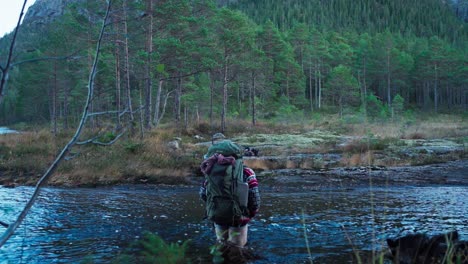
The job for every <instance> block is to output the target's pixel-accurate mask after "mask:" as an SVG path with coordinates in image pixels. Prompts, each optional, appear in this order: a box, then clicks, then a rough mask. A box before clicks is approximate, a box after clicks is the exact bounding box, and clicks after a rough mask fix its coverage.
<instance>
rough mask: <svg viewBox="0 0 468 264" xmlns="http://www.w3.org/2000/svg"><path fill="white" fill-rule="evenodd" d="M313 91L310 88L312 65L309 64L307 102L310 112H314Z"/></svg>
mask: <svg viewBox="0 0 468 264" xmlns="http://www.w3.org/2000/svg"><path fill="white" fill-rule="evenodd" d="M313 93H314V90H313V88H312V63H310V64H309V102H310V112H311V113H312V112H313V111H314V97H313V95H314V94H313Z"/></svg>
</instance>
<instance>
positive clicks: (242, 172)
mask: <svg viewBox="0 0 468 264" xmlns="http://www.w3.org/2000/svg"><path fill="white" fill-rule="evenodd" d="M241 151H242V148H240V147H239V146H238V145H237V144H235V143H233V142H232V141H230V140H227V139H226V138H225V136H224V135H223V134H221V133H216V134H214V135H213V138H212V145H211V146H210V148H209V149H208V153H207V154H206V155H205V157H204V158H205V160H204V161H203V162H202V164H201V166H200V168H201V171H202V172H203V174H204V175H205V181H204V182H203V184H202V186H201V188H200V198H201V199H202V200H203V201H205V203H206V216H207V218H208V219H210V220H212V221H213V222H214V228H215V233H216V239H217V241H218V242H219V243H221V244H226V243H228V244H231V245H235V246H237V247H244V246H245V244H246V243H247V231H248V223H249V221H250V220H251V219H252V218H253V217H254V216H255V215H256V214H257V213H258V210H259V207H260V194H259V190H258V181H257V178H256V176H255V173H254V171H253V170H252V169H250V168H248V167H246V166H245V165H244V164H243V161H242V152H241Z"/></svg>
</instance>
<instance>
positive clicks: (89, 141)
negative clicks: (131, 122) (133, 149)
mask: <svg viewBox="0 0 468 264" xmlns="http://www.w3.org/2000/svg"><path fill="white" fill-rule="evenodd" d="M125 132H127V131H125V130H124V131H122V132H121V133H120V134H118V135H117V136H116V137H115V138H114V139H113V140H112V141H110V142H101V141H99V140H98V138H100V137H101V136H102V135H97V136H95V137H93V138H90V139H88V140H85V141H80V142H76V143H75V145H86V144H95V145H100V146H110V145H112V144H114V143H115V142H117V140H119V138H120V137H121V136H123V134H125Z"/></svg>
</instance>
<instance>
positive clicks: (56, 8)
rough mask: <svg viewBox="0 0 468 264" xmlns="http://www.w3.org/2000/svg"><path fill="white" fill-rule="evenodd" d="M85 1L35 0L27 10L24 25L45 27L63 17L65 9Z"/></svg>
mask: <svg viewBox="0 0 468 264" xmlns="http://www.w3.org/2000/svg"><path fill="white" fill-rule="evenodd" d="M85 1H86V0H36V2H35V3H34V4H33V5H32V6H31V7H30V8H29V9H28V12H27V13H26V15H25V17H24V21H23V22H24V23H25V24H28V25H41V24H43V25H46V24H48V23H50V22H51V21H53V20H55V19H57V18H59V17H60V16H62V15H63V13H64V11H65V8H66V7H67V6H68V5H70V4H74V3H81V2H85Z"/></svg>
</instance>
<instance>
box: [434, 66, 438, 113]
mask: <svg viewBox="0 0 468 264" xmlns="http://www.w3.org/2000/svg"><path fill="white" fill-rule="evenodd" d="M434 75H435V79H434V112H436V113H437V111H438V106H439V105H438V101H439V87H438V81H439V80H438V78H439V77H438V72H437V64H434Z"/></svg>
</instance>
